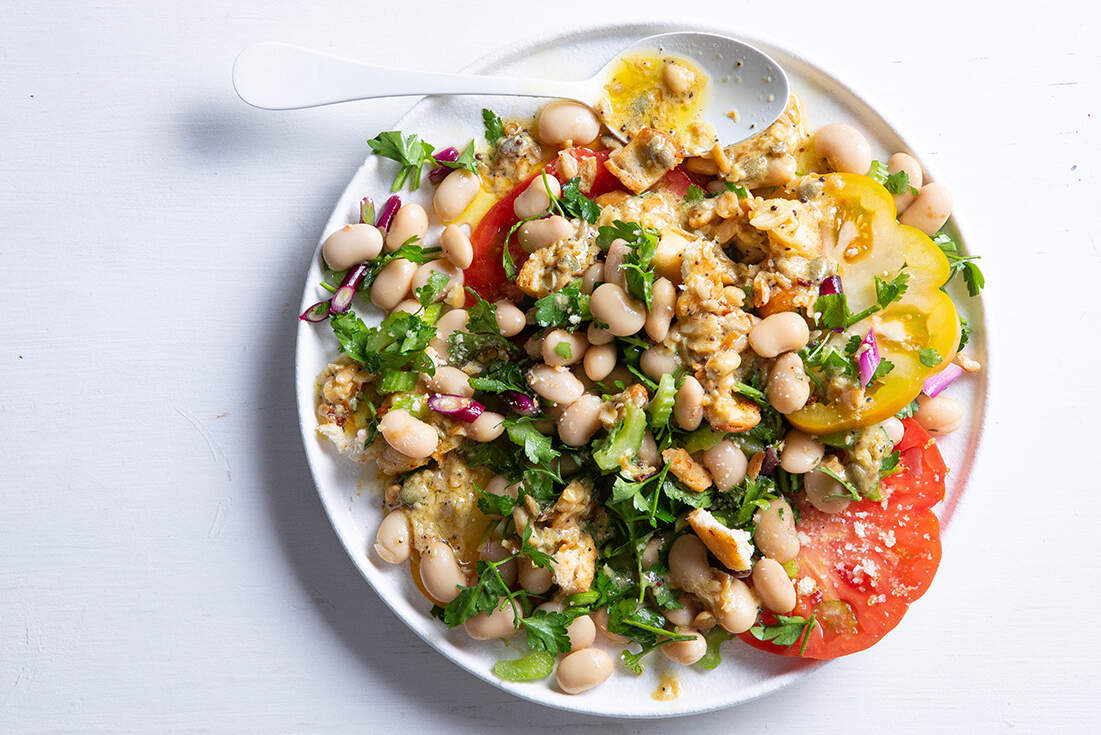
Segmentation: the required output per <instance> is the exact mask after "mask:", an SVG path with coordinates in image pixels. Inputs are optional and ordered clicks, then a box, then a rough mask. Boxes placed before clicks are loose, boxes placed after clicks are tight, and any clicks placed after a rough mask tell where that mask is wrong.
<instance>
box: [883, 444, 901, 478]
mask: <svg viewBox="0 0 1101 735" xmlns="http://www.w3.org/2000/svg"><path fill="white" fill-rule="evenodd" d="M901 461H902V453H901V452H899V451H898V450H897V449H896V450H894V451H893V452H891V453H890V454H888V455H887V456H886V457H884V458H883V460H882V461H881V462H880V463H879V477H880V479H883V478H884V477H889V476H891V475H894V474H898V473H899V472H902V465H901V464H900V462H901Z"/></svg>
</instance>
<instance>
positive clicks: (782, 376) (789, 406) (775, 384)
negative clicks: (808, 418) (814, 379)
mask: <svg viewBox="0 0 1101 735" xmlns="http://www.w3.org/2000/svg"><path fill="white" fill-rule="evenodd" d="M765 394H766V395H767V396H768V402H769V403H771V404H772V407H773V408H775V409H776V410H777V411H779V412H780V413H782V414H785V415H786V414H789V413H794V412H795V411H798V410H799V409H800V408H802V407H803V406H805V405H806V404H807V400H808V399H809V398H810V378H808V377H807V374H806V372H805V371H804V370H803V359H802V358H801V357H799V355H798V354H796V353H794V352H785V353H784V354H783V355H780V357H778V358H777V359H776V362H775V363H774V364H773V366H772V372H771V373H769V376H768V387H767V388H766V389H765Z"/></svg>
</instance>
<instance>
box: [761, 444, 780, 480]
mask: <svg viewBox="0 0 1101 735" xmlns="http://www.w3.org/2000/svg"><path fill="white" fill-rule="evenodd" d="M779 466H780V458H779V457H777V456H776V450H775V449H773V448H772V447H765V454H764V456H763V457H761V469H759V470H758V471H757V474H759V475H771V474H772V473H773V472H775V471H776V468H777V467H779Z"/></svg>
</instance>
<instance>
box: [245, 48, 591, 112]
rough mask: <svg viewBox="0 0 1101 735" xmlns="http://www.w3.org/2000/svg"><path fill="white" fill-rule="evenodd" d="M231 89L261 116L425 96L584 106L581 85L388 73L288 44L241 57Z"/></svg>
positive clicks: (415, 73)
mask: <svg viewBox="0 0 1101 735" xmlns="http://www.w3.org/2000/svg"><path fill="white" fill-rule="evenodd" d="M233 87H234V89H236V90H237V94H238V95H240V97H241V99H243V100H244V101H245V102H247V103H249V104H250V105H253V106H254V107H260V108H263V109H265V110H294V109H298V108H302V107H317V106H319V105H331V104H333V103H336V102H348V101H351V100H363V99H370V98H373V97H403V96H407V95H424V94H485V95H509V96H524V97H564V98H567V99H579V100H580V101H582V102H586V103H587V102H588V101H587V100H585V99H584V98H583V95H584V93H585V86H584V82H563V81H555V80H549V79H514V78H510V77H486V76H479V75H477V74H436V73H432V72H419V71H404V70H401V69H387V68H384V67H380V66H371V65H369V64H363V63H360V62H358V61H353V60H352V59H344V58H341V57H339V56H332V55H331V54H325V53H321V52H319V51H313V50H311V49H307V48H302V47H301V46H292V45H290V44H286V43H258V44H255V45H253V46H249V47H248V48H247V49H245V50H244V51H242V52H241V55H240V56H238V57H237V60H236V61H235V62H234V64H233Z"/></svg>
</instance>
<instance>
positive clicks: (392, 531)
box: [375, 508, 413, 564]
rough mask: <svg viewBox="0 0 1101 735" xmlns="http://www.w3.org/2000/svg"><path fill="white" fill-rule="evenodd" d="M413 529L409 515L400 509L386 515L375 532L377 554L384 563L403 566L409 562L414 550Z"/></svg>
mask: <svg viewBox="0 0 1101 735" xmlns="http://www.w3.org/2000/svg"><path fill="white" fill-rule="evenodd" d="M412 535H413V529H412V527H411V526H410V525H409V515H408V514H407V513H406V512H405V511H404V510H402V509H401V508H398V509H396V510H392V511H390V512H389V513H387V514H386V517H385V518H383V519H382V523H380V524H379V526H378V531H376V532H375V553H376V554H378V555H379V558H381V559H382V560H383V561H384V562H387V563H389V564H401V563H402V562H403V561H408V559H409V551H410V549H411V548H412V546H413V544H412Z"/></svg>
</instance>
